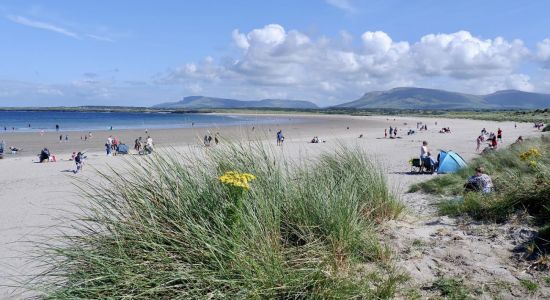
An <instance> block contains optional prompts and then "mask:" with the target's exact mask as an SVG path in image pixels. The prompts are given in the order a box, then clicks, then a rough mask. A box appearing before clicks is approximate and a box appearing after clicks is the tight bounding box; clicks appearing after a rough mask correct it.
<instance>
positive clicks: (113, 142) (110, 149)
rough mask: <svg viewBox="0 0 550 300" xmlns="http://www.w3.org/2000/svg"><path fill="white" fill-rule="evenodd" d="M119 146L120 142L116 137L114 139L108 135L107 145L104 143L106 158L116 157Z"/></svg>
mask: <svg viewBox="0 0 550 300" xmlns="http://www.w3.org/2000/svg"><path fill="white" fill-rule="evenodd" d="M119 145H120V140H119V139H118V138H117V137H114V138H113V136H112V135H110V136H109V137H108V138H107V143H105V152H107V156H112V155H115V156H116V155H117V152H118V146H119Z"/></svg>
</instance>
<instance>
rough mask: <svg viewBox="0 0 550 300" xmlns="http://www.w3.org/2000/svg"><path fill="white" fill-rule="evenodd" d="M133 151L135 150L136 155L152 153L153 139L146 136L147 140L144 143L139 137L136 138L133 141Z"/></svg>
mask: <svg viewBox="0 0 550 300" xmlns="http://www.w3.org/2000/svg"><path fill="white" fill-rule="evenodd" d="M134 150H136V151H137V153H138V154H151V153H153V138H151V136H147V139H145V141H144V140H143V139H142V137H141V136H140V137H138V138H137V139H136V140H135V141H134Z"/></svg>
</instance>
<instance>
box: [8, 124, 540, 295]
mask: <svg viewBox="0 0 550 300" xmlns="http://www.w3.org/2000/svg"><path fill="white" fill-rule="evenodd" d="M290 118H300V119H302V120H303V122H298V123H290V124H281V125H280V126H279V125H259V126H255V128H254V130H252V128H251V126H247V127H239V126H232V127H220V128H193V129H166V130H150V131H149V132H148V133H145V132H144V131H142V130H121V131H116V130H115V131H97V132H93V138H91V139H88V140H81V139H80V137H81V136H84V135H86V134H87V132H71V133H68V134H69V135H70V138H69V141H68V142H64V141H63V142H59V135H60V134H64V133H54V132H52V133H45V134H43V135H41V134H40V133H3V134H0V139H4V140H6V143H7V145H9V146H10V145H15V146H17V147H20V148H23V151H21V152H20V153H18V154H17V155H15V156H13V155H11V154H9V153H8V154H6V158H5V159H2V160H0V205H1V207H2V209H1V210H0V285H2V286H0V298H1V299H6V298H19V297H21V295H19V294H18V291H14V290H13V288H12V287H9V286H10V285H14V284H16V282H17V281H20V280H24V279H25V278H28V276H32V275H34V274H36V272H38V271H39V270H40V268H38V267H37V266H36V265H33V263H29V262H28V260H27V259H26V258H27V257H28V256H29V254H30V251H32V250H33V246H32V245H31V244H30V243H28V242H29V241H31V242H32V241H37V240H40V238H43V237H44V236H48V235H52V234H55V233H56V225H57V224H59V222H60V220H59V218H60V217H67V216H68V215H69V214H70V212H71V211H75V210H76V206H75V202H81V201H83V200H82V199H81V198H79V197H78V195H76V191H77V189H76V187H75V184H76V183H77V181H76V180H75V179H76V178H79V179H90V180H93V179H94V178H97V174H96V172H95V171H94V170H93V169H99V170H105V169H106V168H107V167H113V168H121V167H123V166H124V165H125V164H126V163H127V158H128V156H130V155H132V157H136V158H138V159H139V156H137V155H135V153H133V152H132V154H130V155H128V156H126V158H125V157H124V156H117V157H107V156H106V155H105V153H104V150H103V149H104V146H103V145H104V144H105V142H106V139H107V137H109V136H110V135H112V136H117V137H119V138H120V139H121V140H122V141H123V142H126V143H127V144H128V145H129V146H130V148H133V141H134V140H135V139H136V138H137V137H139V136H142V137H144V138H146V137H147V135H150V136H151V137H152V138H153V139H154V142H155V145H156V148H157V149H162V150H163V151H167V150H168V149H170V148H171V147H173V148H175V149H177V150H178V151H192V150H191V149H196V150H197V151H203V149H204V147H203V146H202V145H201V141H202V137H203V136H204V135H205V134H206V133H207V132H210V133H211V134H212V135H213V134H214V133H216V132H219V133H220V136H221V139H222V142H221V143H222V144H223V143H224V142H226V141H239V140H257V139H261V140H264V141H265V143H267V144H270V145H272V146H273V147H276V146H275V133H276V131H277V129H281V130H283V133H284V135H285V142H284V145H283V146H282V147H277V149H276V150H277V151H281V152H283V153H284V154H285V155H287V156H289V157H292V158H296V159H309V158H311V157H315V156H316V155H318V154H319V153H321V152H324V151H330V150H332V149H334V148H335V147H337V146H338V145H339V144H340V143H344V144H348V145H357V146H359V147H361V148H362V149H364V150H365V151H366V152H367V153H368V154H369V155H371V156H372V157H373V158H374V159H375V160H376V161H377V162H379V163H380V164H381V165H382V166H383V168H384V169H385V170H386V172H387V174H388V178H389V182H390V185H391V187H392V189H393V190H394V191H395V192H396V193H397V194H399V195H403V194H404V191H405V190H406V188H407V187H408V186H409V185H410V184H411V183H415V182H418V181H422V180H427V179H429V178H431V176H437V175H409V174H407V172H408V171H410V166H409V163H408V161H409V159H411V158H413V157H417V156H418V155H419V148H420V145H421V143H422V141H424V140H426V141H428V142H429V147H430V149H431V150H432V152H434V153H437V150H439V149H444V150H453V151H455V152H457V153H459V154H460V155H461V156H462V157H464V158H465V159H466V160H467V161H469V160H471V159H472V158H474V157H476V156H477V155H478V153H476V151H475V148H476V142H475V139H476V137H477V136H478V135H479V133H480V131H481V129H482V128H486V129H487V130H488V131H493V132H496V131H497V128H502V130H503V132H504V133H503V140H504V142H503V144H501V145H499V146H506V145H509V144H511V143H512V142H514V141H515V140H516V139H517V137H518V136H520V135H522V136H523V137H524V138H528V137H535V136H537V137H538V136H540V135H541V133H540V132H539V131H537V130H536V129H534V128H533V125H532V124H528V123H518V124H517V128H515V126H514V123H513V122H490V121H474V120H463V119H460V120H458V119H456V120H455V119H435V118H412V117H411V118H409V117H395V118H393V117H385V116H384V117H352V116H341V115H338V116H325V115H319V116H316V115H299V116H297V115H292V116H291V117H290ZM417 122H423V123H424V124H427V125H428V128H429V129H428V130H427V131H418V130H417V129H416V124H417ZM435 122H437V126H436V125H435ZM389 126H392V127H397V128H398V129H399V134H398V138H396V139H389V138H384V128H388V127H389ZM442 127H450V128H451V131H452V133H446V134H442V133H439V130H440V129H441V128H442ZM409 128H410V129H413V130H415V131H416V133H415V134H413V135H407V131H408V129H409ZM360 135H363V137H362V138H359V136H360ZM314 136H318V137H319V140H320V141H321V143H319V144H311V143H309V141H310V140H311V139H312V138H313V137H314ZM323 141H324V142H323ZM43 147H48V148H49V149H50V150H51V152H52V153H53V154H55V155H56V156H57V158H58V162H56V163H45V164H39V163H36V161H37V158H36V154H38V153H39V151H40V149H41V148H43ZM73 151H86V154H87V156H88V158H87V159H86V161H85V163H86V164H85V167H84V171H83V172H82V173H80V174H76V175H75V174H72V172H71V170H72V169H74V163H73V162H71V161H69V160H68V158H69V157H70V154H71V153H72V152H73ZM407 199H408V200H407V202H406V203H407V205H408V206H409V207H410V208H411V210H413V211H414V207H416V206H418V207H421V205H423V204H421V203H415V201H414V199H413V200H411V199H410V198H407Z"/></svg>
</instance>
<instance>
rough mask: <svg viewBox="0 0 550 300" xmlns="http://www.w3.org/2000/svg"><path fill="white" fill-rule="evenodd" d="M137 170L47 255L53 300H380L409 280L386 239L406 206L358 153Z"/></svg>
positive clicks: (97, 196)
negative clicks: (387, 225) (384, 228)
mask: <svg viewBox="0 0 550 300" xmlns="http://www.w3.org/2000/svg"><path fill="white" fill-rule="evenodd" d="M129 165H130V167H129V169H128V170H126V171H124V172H117V171H114V170H112V171H110V172H108V173H103V174H101V177H102V178H101V180H100V182H101V183H93V182H92V183H85V185H84V186H83V187H82V189H83V192H84V193H85V198H86V202H85V203H86V204H85V205H84V204H83V211H84V212H83V214H82V215H80V216H79V217H78V222H76V223H72V225H70V228H69V229H70V230H69V231H67V232H71V233H70V234H69V233H67V234H65V235H63V236H62V237H60V239H59V240H57V241H54V242H52V243H50V244H49V245H48V246H47V247H46V253H45V255H44V256H42V260H43V262H44V263H45V264H47V265H50V266H51V267H50V268H49V270H48V271H47V272H45V273H44V274H42V275H41V276H40V277H38V278H37V281H36V282H35V283H34V284H35V285H34V287H37V288H39V289H40V290H41V291H43V293H44V294H45V298H50V299H336V298H338V299H369V298H372V299H375V298H376V299H378V298H391V297H392V296H393V295H394V293H395V290H396V287H397V286H398V284H399V283H401V282H402V281H403V280H405V278H404V276H402V275H401V274H400V273H399V272H396V271H395V270H394V268H393V267H392V266H391V262H390V261H388V255H389V254H388V251H389V250H388V249H386V248H385V247H384V246H383V245H382V244H381V243H380V242H379V240H378V238H377V234H376V226H377V224H379V223H380V222H383V221H384V220H387V219H391V218H394V217H396V216H397V215H398V214H399V213H400V212H401V210H402V209H403V207H402V205H401V204H400V203H399V202H397V201H396V199H395V198H394V196H393V195H392V194H391V193H390V192H389V191H388V188H387V184H386V179H385V177H384V174H383V173H382V172H381V170H380V169H379V168H378V167H377V166H376V165H375V164H374V163H372V162H371V161H370V160H369V159H368V158H367V157H366V155H365V154H364V153H363V152H361V151H360V150H358V149H350V148H346V147H340V148H339V149H338V150H336V151H335V152H333V153H326V154H324V155H322V156H320V157H319V158H317V159H314V160H312V161H308V162H296V161H290V160H288V159H286V158H285V157H284V156H283V155H281V154H280V153H277V152H276V151H275V150H273V149H271V148H268V147H265V146H262V145H261V144H260V143H257V144H246V145H229V146H226V147H219V148H215V149H209V150H208V152H205V153H203V154H200V155H199V154H197V155H183V154H177V153H171V154H167V153H165V154H155V155H152V156H148V157H147V158H144V160H135V161H133V162H131V163H130V164H129ZM228 172H230V173H228ZM242 174H248V175H245V176H244V177H243V175H242ZM224 175H227V176H226V177H223V176H224ZM239 176H240V177H239ZM252 178H254V179H252ZM245 179H246V180H245ZM244 181H246V184H244V183H243V182H244Z"/></svg>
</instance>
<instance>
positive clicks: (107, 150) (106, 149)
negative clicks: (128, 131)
mask: <svg viewBox="0 0 550 300" xmlns="http://www.w3.org/2000/svg"><path fill="white" fill-rule="evenodd" d="M105 152H106V153H107V156H111V145H109V143H105Z"/></svg>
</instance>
